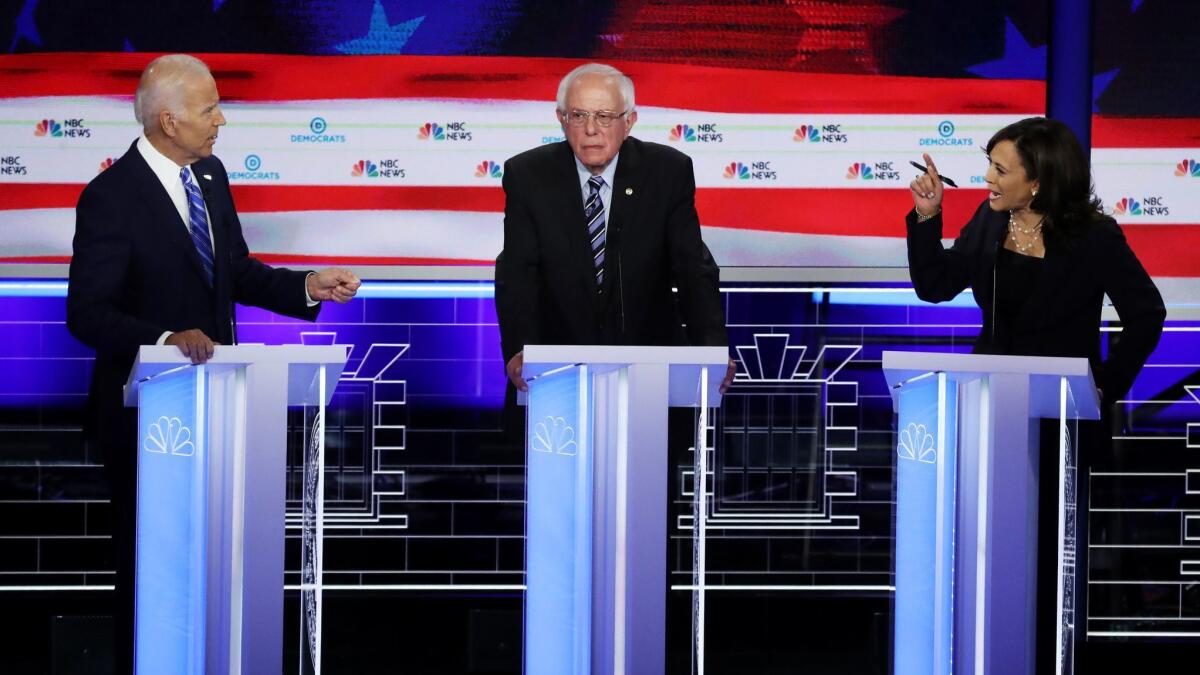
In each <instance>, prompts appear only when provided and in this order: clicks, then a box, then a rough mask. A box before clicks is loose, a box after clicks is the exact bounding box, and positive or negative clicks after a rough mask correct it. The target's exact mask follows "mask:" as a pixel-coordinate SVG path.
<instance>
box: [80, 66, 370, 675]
mask: <svg viewBox="0 0 1200 675" xmlns="http://www.w3.org/2000/svg"><path fill="white" fill-rule="evenodd" d="M135 115H136V117H137V120H138V121H139V122H141V124H142V130H143V134H142V136H141V137H140V138H139V139H137V141H135V142H134V143H133V145H132V146H131V147H130V148H129V151H128V152H126V153H125V154H124V156H122V157H121V158H120V159H118V160H117V161H116V162H113V164H112V166H111V167H109V168H108V169H107V170H105V171H104V172H103V173H101V174H100V175H99V176H97V177H96V178H95V179H93V180H92V182H91V183H89V184H88V185H87V187H86V188H84V190H83V194H82V195H80V197H79V204H78V205H77V206H76V209H75V216H76V221H75V239H74V244H73V246H74V251H73V257H72V259H71V271H70V285H69V288H68V291H67V327H68V328H69V329H70V331H71V334H72V335H74V336H75V337H76V338H78V339H79V340H80V341H81V342H83V343H84V344H86V345H88V346H89V347H92V348H94V349H95V350H96V362H95V367H94V369H93V371H92V382H91V389H90V391H89V395H88V408H89V410H88V420H87V431H88V432H89V433H88V436H89V439H90V440H91V441H92V442H93V443H96V444H98V445H99V447H100V450H101V452H102V454H103V458H104V463H105V469H106V471H107V474H108V479H109V483H110V485H111V488H112V505H113V513H112V520H113V538H114V543H115V545H116V549H117V550H116V553H117V554H116V561H115V562H116V566H117V584H116V586H117V602H116V611H115V612H114V614H115V624H116V625H115V628H116V630H115V637H116V645H115V656H116V670H115V672H118V673H128V672H131V670H132V669H131V659H132V647H133V629H132V621H133V616H132V614H133V613H132V599H133V587H132V581H133V569H134V567H133V565H134V532H135V529H134V528H135V523H134V515H135V514H136V507H135V504H134V500H135V498H136V494H137V492H136V476H137V459H136V458H137V453H136V442H135V440H136V426H137V417H136V414H135V413H134V411H133V410H132V409H127V408H125V407H124V406H123V405H122V396H121V390H122V386H123V384H124V383H125V379H126V377H127V376H128V375H129V369H130V367H131V365H132V363H133V359H134V357H135V355H136V354H137V351H138V348H139V347H140V346H141V345H153V344H169V345H175V346H177V347H178V348H179V350H180V351H182V352H183V353H184V354H185V355H187V356H188V357H189V358H190V359H191V360H192V361H193V362H194V363H203V362H205V361H206V360H207V359H208V358H210V357H211V356H212V354H213V345H215V344H233V343H235V342H236V340H237V327H236V324H235V318H234V304H235V303H242V304H246V305H254V306H256V307H263V308H265V309H268V310H271V311H274V312H278V313H280V314H286V315H288V316H292V317H297V318H303V319H308V320H310V321H311V320H315V319H316V317H317V313H318V312H319V311H320V309H321V305H320V303H321V301H324V300H333V301H336V302H346V301H348V300H349V299H350V298H352V297H353V296H354V294H355V292H356V290H357V289H358V285H359V281H358V278H357V277H355V276H354V274H353V273H351V272H350V271H348V270H344V269H339V268H331V269H327V270H323V271H321V272H299V271H291V270H285V269H273V268H271V267H269V266H267V265H264V264H263V263H261V262H259V261H257V260H255V259H254V258H251V257H250V255H249V251H248V249H247V247H246V241H245V239H244V238H243V237H242V226H241V223H240V222H239V221H238V216H237V212H236V211H235V210H234V206H233V199H232V197H231V195H230V191H229V177H228V175H227V174H226V173H225V167H224V166H222V164H221V162H220V160H218V159H217V158H216V157H214V156H213V154H212V153H213V145H214V144H215V143H216V141H217V136H218V134H219V132H220V129H221V127H222V126H224V125H225V116H224V114H222V112H221V103H220V98H219V97H218V95H217V85H216V82H215V81H214V80H213V77H212V74H211V73H210V72H209V70H208V67H207V66H205V65H204V63H203V62H201V61H200V60H198V59H196V58H194V57H191V56H187V55H184V54H174V55H170V56H163V57H160V58H157V59H155V60H154V61H152V62H151V63H150V64H149V65H148V66H147V67H146V69H145V71H144V72H143V73H142V78H141V81H140V83H139V84H138V89H137V96H136V100H135Z"/></svg>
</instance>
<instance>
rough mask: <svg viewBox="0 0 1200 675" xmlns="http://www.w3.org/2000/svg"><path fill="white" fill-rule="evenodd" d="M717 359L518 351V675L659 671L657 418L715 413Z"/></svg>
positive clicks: (663, 352)
mask: <svg viewBox="0 0 1200 675" xmlns="http://www.w3.org/2000/svg"><path fill="white" fill-rule="evenodd" d="M728 359H729V356H728V350H727V348H725V347H623V346H557V345H529V346H527V347H526V348H525V376H526V379H527V380H529V393H528V399H527V406H528V410H527V414H528V418H527V419H528V422H527V430H526V431H527V437H526V461H527V478H526V499H527V508H526V548H525V550H526V557H525V561H526V592H525V636H524V644H525V649H524V672H525V673H526V674H527V675H586V674H588V673H595V674H596V675H602V674H603V675H607V674H610V673H627V674H629V675H661V674H662V673H663V670H664V668H665V667H666V657H665V641H664V640H665V624H666V597H667V589H666V581H667V511H666V509H667V408H668V407H672V406H674V407H699V408H701V410H705V409H707V408H708V407H711V406H716V405H718V404H719V401H720V394H719V393H718V388H719V386H720V383H721V380H722V378H723V377H724V375H725V369H726V365H727V364H728ZM697 454H698V455H700V456H703V455H704V454H705V453H703V452H699V453H697Z"/></svg>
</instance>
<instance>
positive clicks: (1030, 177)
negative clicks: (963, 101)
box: [907, 117, 1166, 403]
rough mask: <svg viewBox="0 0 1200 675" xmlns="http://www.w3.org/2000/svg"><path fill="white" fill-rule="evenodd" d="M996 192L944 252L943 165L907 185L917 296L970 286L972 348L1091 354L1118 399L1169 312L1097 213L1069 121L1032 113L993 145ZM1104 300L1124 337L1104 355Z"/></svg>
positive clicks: (1105, 388) (929, 165) (1107, 398)
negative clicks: (974, 316) (974, 327)
mask: <svg viewBox="0 0 1200 675" xmlns="http://www.w3.org/2000/svg"><path fill="white" fill-rule="evenodd" d="M987 156H988V170H987V175H986V179H987V186H988V189H989V190H991V194H990V195H989V196H988V198H987V200H985V201H984V202H983V203H982V204H980V205H979V208H978V209H977V210H976V211H975V215H974V216H972V218H971V220H970V221H968V222H967V224H966V225H965V226H964V227H963V228H962V232H960V233H959V235H958V238H957V239H956V240H955V241H954V245H953V246H951V247H950V248H949V249H946V248H943V246H942V241H941V240H942V213H941V205H942V192H943V187H942V183H941V181H940V180H939V179H938V178H937V176H938V173H937V168H936V167H935V166H934V164H933V160H932V159H931V158H930V157H929V155H925V164H926V172H925V173H924V174H920V175H918V176H917V178H916V179H914V180H913V181H912V183H911V184H910V186H909V187H910V188H911V192H912V198H913V205H914V208H913V210H912V211H910V212H909V214H908V218H907V221H908V265H909V274H910V275H911V277H912V282H913V287H914V288H915V289H916V292H917V297H919V298H921V299H922V300H925V301H927V302H943V301H946V300H950V299H952V298H954V297H955V296H956V295H958V294H959V293H960V292H962V291H963V290H964V289H965V288H966V287H967V286H970V287H971V288H972V289H974V293H975V301H976V302H977V303H978V304H979V307H980V309H982V310H983V329H982V330H981V331H980V333H979V337H978V338H977V340H976V342H975V350H974V351H975V352H976V353H983V354H1021V355H1027V356H1076V357H1082V358H1086V359H1088V361H1090V362H1091V366H1092V371H1093V373H1094V374H1095V378H1096V386H1097V387H1098V388H1099V389H1100V393H1101V398H1102V400H1103V401H1104V402H1105V403H1112V402H1113V401H1116V400H1118V399H1120V398H1122V397H1123V396H1124V395H1125V394H1126V393H1128V391H1129V387H1130V386H1131V385H1132V384H1133V378H1134V377H1135V376H1136V375H1137V373H1138V371H1139V370H1141V368H1142V365H1143V364H1144V363H1145V362H1146V359H1147V358H1149V356H1150V353H1151V352H1152V351H1154V347H1155V346H1156V345H1157V344H1158V338H1159V335H1160V334H1161V333H1162V325H1163V320H1164V319H1165V317H1166V309H1165V308H1164V307H1163V300H1162V296H1161V295H1160V294H1159V292H1158V289H1157V288H1156V287H1155V286H1154V282H1153V281H1151V279H1150V276H1149V275H1148V274H1146V270H1145V269H1144V268H1143V267H1142V265H1141V263H1140V262H1138V259H1137V256H1135V255H1134V253H1133V251H1132V250H1131V249H1130V248H1129V244H1128V243H1126V241H1125V235H1123V234H1122V233H1121V228H1120V227H1119V226H1118V225H1117V223H1116V221H1114V220H1113V219H1112V218H1110V217H1109V216H1106V215H1104V213H1103V212H1102V211H1101V204H1100V201H1099V200H1098V199H1097V198H1096V197H1095V195H1094V194H1093V192H1092V181H1091V172H1090V170H1089V167H1088V161H1087V157H1086V156H1085V155H1084V154H1083V149H1082V148H1081V147H1080V146H1079V142H1078V141H1077V140H1076V139H1075V135H1074V134H1073V133H1071V130H1070V129H1069V128H1068V127H1067V126H1066V125H1065V124H1063V123H1062V122H1059V121H1057V120H1051V119H1045V118H1041V117H1032V118H1029V119H1024V120H1021V121H1019V122H1015V123H1013V124H1010V125H1009V126H1007V127H1004V128H1003V129H1001V130H1000V131H997V132H996V134H995V135H994V136H992V138H991V140H989V141H988V144H987ZM1105 295H1108V297H1109V299H1111V300H1112V303H1113V307H1115V308H1116V310H1117V315H1118V316H1119V317H1120V319H1121V325H1122V330H1121V333H1120V335H1119V337H1118V338H1117V339H1116V344H1114V345H1113V346H1112V348H1111V350H1110V351H1109V356H1108V359H1107V360H1106V361H1103V362H1101V360H1100V310H1101V306H1102V304H1103V301H1104V296H1105Z"/></svg>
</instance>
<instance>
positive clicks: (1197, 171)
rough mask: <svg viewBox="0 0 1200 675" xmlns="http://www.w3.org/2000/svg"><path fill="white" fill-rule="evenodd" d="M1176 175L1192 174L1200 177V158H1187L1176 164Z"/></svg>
mask: <svg viewBox="0 0 1200 675" xmlns="http://www.w3.org/2000/svg"><path fill="white" fill-rule="evenodd" d="M1175 175H1176V176H1191V177H1192V178H1200V160H1195V159H1185V160H1183V161H1182V162H1180V163H1178V164H1176V165H1175Z"/></svg>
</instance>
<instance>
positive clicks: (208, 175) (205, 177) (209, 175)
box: [202, 173, 212, 180]
mask: <svg viewBox="0 0 1200 675" xmlns="http://www.w3.org/2000/svg"><path fill="white" fill-rule="evenodd" d="M202 175H203V176H204V180H212V174H207V173H206V174H202Z"/></svg>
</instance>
